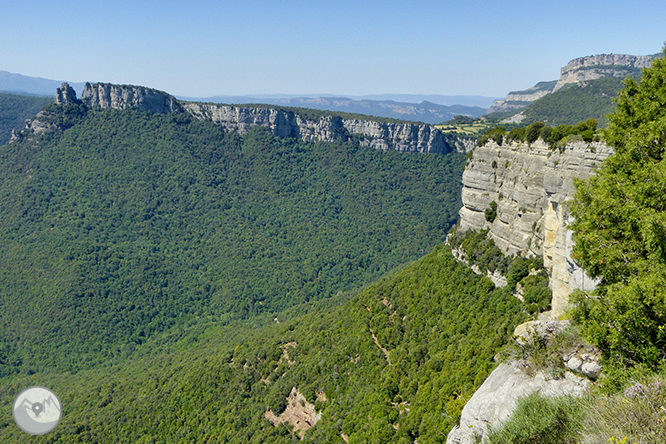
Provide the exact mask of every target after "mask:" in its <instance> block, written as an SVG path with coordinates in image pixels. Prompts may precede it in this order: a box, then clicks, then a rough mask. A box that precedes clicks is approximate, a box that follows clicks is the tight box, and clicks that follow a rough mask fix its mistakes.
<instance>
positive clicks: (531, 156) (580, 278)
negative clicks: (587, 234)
mask: <svg viewBox="0 0 666 444" xmlns="http://www.w3.org/2000/svg"><path fill="white" fill-rule="evenodd" d="M611 154H612V149H611V148H610V147H608V146H606V145H604V144H602V143H591V144H588V143H584V142H575V143H571V144H568V145H567V146H566V147H565V148H564V150H563V151H562V152H560V151H559V150H558V149H555V150H551V149H550V148H549V147H548V145H547V144H545V143H543V142H542V141H541V140H539V141H537V142H535V143H533V144H532V145H531V146H529V145H527V144H524V143H512V144H504V145H503V146H499V145H497V144H496V143H495V142H493V141H490V142H488V143H487V144H486V145H484V146H482V147H477V148H475V149H474V151H473V152H472V159H471V160H470V161H469V162H468V164H467V166H466V167H465V171H464V173H463V179H462V181H463V188H462V193H461V198H462V202H463V207H462V208H461V209H460V229H462V230H475V231H480V230H482V229H484V228H489V229H490V236H492V238H493V240H494V241H495V244H496V245H497V246H498V247H499V248H500V249H501V250H502V251H503V252H505V253H506V254H509V255H512V254H516V253H519V254H523V255H528V256H534V255H539V256H542V257H543V261H544V266H545V267H546V269H547V270H548V272H549V274H550V283H551V288H552V290H553V301H552V308H553V312H552V316H555V317H557V316H559V315H560V314H562V312H563V310H564V308H565V307H566V304H567V302H568V296H569V293H570V292H571V291H573V290H574V289H576V288H585V289H589V288H593V287H594V285H595V284H596V283H595V282H594V281H593V280H592V279H590V278H589V277H586V276H585V275H584V273H583V271H582V270H581V269H580V267H578V266H577V265H576V263H575V261H574V260H573V259H572V258H571V247H572V246H573V240H572V235H571V231H570V230H568V229H567V228H566V226H567V224H568V223H569V222H570V215H569V212H568V209H567V205H566V202H567V201H568V200H570V199H571V198H572V197H573V194H574V191H575V189H574V186H573V179H574V178H581V179H585V178H587V177H589V176H590V175H592V174H593V173H594V168H595V167H597V166H598V165H599V164H600V163H601V162H602V161H603V160H605V159H606V158H607V157H608V156H609V155H611ZM493 201H494V202H496V203H497V217H496V218H495V220H494V221H493V222H492V223H489V222H487V221H486V219H485V216H484V211H485V210H486V208H489V207H490V202H493Z"/></svg>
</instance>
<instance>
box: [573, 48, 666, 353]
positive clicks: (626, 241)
mask: <svg viewBox="0 0 666 444" xmlns="http://www.w3.org/2000/svg"><path fill="white" fill-rule="evenodd" d="M665 50H666V48H665ZM605 138H606V140H607V142H608V143H609V144H610V145H611V146H613V148H614V149H615V154H614V155H613V156H611V157H609V158H608V159H607V160H606V162H605V164H604V165H603V167H602V168H601V169H599V171H598V172H597V174H596V175H595V176H593V177H591V178H590V179H589V180H587V181H585V182H583V181H580V182H578V183H577V193H576V196H575V199H574V202H573V204H572V206H571V211H572V214H573V216H574V217H575V222H574V223H573V225H572V229H573V230H574V239H575V242H576V245H575V247H574V250H573V255H574V257H575V258H576V260H577V261H578V262H579V263H580V264H581V265H582V266H583V268H585V269H586V270H587V271H588V273H590V274H591V275H592V276H595V277H602V278H603V279H602V282H601V284H600V286H599V287H598V289H597V290H596V291H595V292H594V293H593V294H592V295H587V294H585V295H582V294H579V295H577V296H575V297H574V298H573V299H574V301H575V302H576V307H575V308H574V310H573V316H574V319H576V320H577V321H579V322H580V324H581V326H582V330H583V331H584V333H585V334H586V335H587V336H588V337H589V338H590V339H591V340H593V342H595V343H596V344H597V346H599V347H600V348H601V349H602V350H603V351H604V352H605V353H606V354H607V356H609V357H611V358H613V359H614V360H617V361H619V362H624V363H628V364H636V363H646V364H648V365H651V366H656V365H659V364H660V363H663V362H664V358H666V157H665V156H664V151H665V148H666V59H664V58H661V59H657V60H654V62H653V64H652V67H651V68H646V69H644V71H643V76H642V78H641V80H640V82H636V81H635V80H634V79H632V78H629V79H627V80H626V81H625V85H624V89H623V90H622V91H621V92H620V94H619V96H618V98H617V106H616V109H615V111H614V112H613V114H611V115H610V116H609V128H608V130H607V131H606V133H605Z"/></svg>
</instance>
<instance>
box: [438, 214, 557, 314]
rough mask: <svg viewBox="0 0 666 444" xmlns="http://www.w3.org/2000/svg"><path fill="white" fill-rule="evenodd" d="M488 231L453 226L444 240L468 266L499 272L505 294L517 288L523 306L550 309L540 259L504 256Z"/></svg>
mask: <svg viewBox="0 0 666 444" xmlns="http://www.w3.org/2000/svg"><path fill="white" fill-rule="evenodd" d="M493 203H494V202H493ZM494 211H497V204H495V205H494ZM488 232H489V229H484V230H481V231H479V232H476V231H466V232H462V231H460V230H459V229H458V228H457V227H454V228H453V229H452V230H451V232H450V234H449V236H448V238H447V240H448V243H449V245H451V247H452V248H457V249H459V250H460V251H462V252H463V253H464V257H465V260H467V262H468V263H469V265H470V266H476V267H478V269H479V270H480V271H481V272H483V273H485V272H490V273H495V272H498V273H500V274H501V275H503V276H505V277H506V279H507V286H506V290H507V291H508V294H512V293H513V292H514V291H517V289H518V288H519V289H520V292H521V293H522V297H523V308H524V310H525V311H526V312H527V313H529V314H530V315H536V314H538V313H541V312H544V311H546V310H548V309H550V302H551V299H552V292H551V290H550V288H549V286H548V282H549V279H548V274H547V273H546V270H545V269H544V268H543V259H542V258H540V257H531V258H525V257H522V256H513V257H512V256H506V255H505V254H504V253H502V250H500V249H499V248H498V247H497V246H496V245H495V242H494V241H493V239H492V238H491V237H490V236H489V235H488Z"/></svg>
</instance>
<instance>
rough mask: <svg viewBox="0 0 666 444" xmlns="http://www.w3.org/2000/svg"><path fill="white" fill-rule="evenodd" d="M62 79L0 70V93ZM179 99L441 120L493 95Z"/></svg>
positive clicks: (34, 90) (50, 91)
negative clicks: (29, 75)
mask: <svg viewBox="0 0 666 444" xmlns="http://www.w3.org/2000/svg"><path fill="white" fill-rule="evenodd" d="M62 83H63V81H62V80H50V79H44V78H41V77H28V76H24V75H21V74H14V73H10V72H7V71H0V92H8V93H15V94H27V95H38V96H53V95H54V94H55V90H56V88H57V87H59V86H60V85H61V84H62ZM68 83H69V84H70V85H71V86H72V87H73V88H74V90H75V91H76V92H77V94H78V95H81V93H82V91H83V87H84V85H85V83H84V82H79V83H72V82H68ZM178 98H179V99H181V100H187V101H196V102H213V103H225V104H248V103H257V104H269V105H281V106H289V107H298V108H312V109H319V110H325V111H342V112H347V113H356V114H367V115H372V116H377V117H390V118H394V119H402V120H410V121H418V122H425V123H430V124H433V123H441V122H443V121H446V120H450V119H452V118H453V117H454V116H456V115H463V116H467V117H478V116H482V115H484V114H485V113H486V110H487V109H488V107H489V106H490V105H491V104H492V103H493V100H495V99H496V98H493V97H483V96H444V95H436V94H431V95H416V94H382V95H368V96H349V97H339V96H333V95H327V94H322V95H301V96H296V95H284V94H282V95H281V94H267V95H248V96H214V97H205V98H194V97H178Z"/></svg>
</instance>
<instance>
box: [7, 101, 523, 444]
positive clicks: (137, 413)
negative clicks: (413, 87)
mask: <svg viewBox="0 0 666 444" xmlns="http://www.w3.org/2000/svg"><path fill="white" fill-rule="evenodd" d="M41 119H43V120H44V121H46V122H49V123H51V124H53V128H51V129H50V130H47V131H43V132H40V133H36V132H35V133H32V132H28V133H26V134H24V135H23V137H22V138H21V139H20V140H18V141H13V142H10V143H8V144H6V145H4V146H2V149H1V153H0V170H2V172H3V174H2V176H0V199H2V205H0V211H1V212H2V215H1V216H0V239H1V241H0V248H1V249H2V254H1V255H0V261H2V264H1V265H0V273H1V277H0V297H1V298H2V299H1V302H0V303H1V304H2V317H0V324H1V326H2V327H1V330H0V331H1V332H2V337H1V339H2V344H1V348H0V364H1V366H0V374H1V375H2V379H1V380H0V391H1V393H2V395H1V396H0V402H1V403H2V405H3V406H5V407H9V405H10V404H11V402H12V400H13V397H14V396H15V393H14V392H15V391H16V390H17V389H19V387H23V386H29V385H48V386H50V387H51V388H52V389H53V390H54V391H56V392H57V393H59V394H60V397H61V399H62V400H63V404H64V405H65V409H66V414H65V415H64V416H63V420H62V423H61V424H60V425H59V426H58V428H57V430H56V431H54V432H53V433H50V434H49V435H47V436H45V437H44V439H45V440H47V441H48V442H81V441H97V442H183V441H190V442H288V441H291V440H298V439H300V438H301V437H302V438H304V439H306V440H310V441H312V442H340V441H341V440H342V439H343V438H344V439H347V440H348V441H349V442H370V441H373V442H398V441H400V442H413V441H414V439H417V438H418V437H421V439H424V440H426V441H432V442H442V441H444V440H445V438H446V433H447V431H448V429H450V427H451V426H452V425H453V424H455V422H456V421H457V415H459V414H460V410H461V408H462V406H463V405H464V401H465V400H466V399H467V398H468V397H469V396H470V395H471V393H472V392H473V389H474V387H476V386H478V385H479V384H480V383H481V382H482V380H483V378H484V377H485V375H486V374H487V373H488V372H489V371H490V370H491V369H492V365H493V364H492V357H493V356H494V354H495V353H496V352H497V350H498V349H499V348H500V347H501V346H502V345H503V344H504V343H505V342H506V341H507V340H508V338H509V336H510V333H511V331H512V328H513V326H514V325H515V324H516V323H518V322H519V321H520V320H522V319H524V318H525V316H526V313H527V310H526V307H523V306H522V305H521V304H520V302H519V301H517V300H516V299H515V298H514V297H513V296H511V294H510V292H507V291H500V290H494V289H493V286H492V284H491V283H490V282H489V281H487V280H486V279H484V278H481V277H478V276H476V275H474V274H473V273H472V272H471V271H470V270H468V269H467V268H466V267H465V266H463V265H461V264H458V263H457V262H456V261H455V260H454V259H453V257H452V256H451V255H450V253H449V252H448V247H446V246H444V245H440V244H441V243H442V242H443V241H444V239H445V236H446V233H447V231H448V230H449V228H450V227H451V226H452V224H453V223H454V222H455V221H456V218H457V210H458V208H459V199H460V198H459V195H460V177H461V174H462V169H463V166H464V161H465V156H464V155H462V154H459V153H450V154H446V155H438V154H426V153H400V152H394V151H388V152H381V151H377V150H373V149H370V148H365V147H361V146H360V145H359V143H358V142H357V141H355V140H350V141H349V142H345V143H342V142H338V143H306V142H302V141H298V140H294V139H289V138H278V137H276V136H273V135H271V134H269V133H268V132H267V131H266V130H265V129H262V128H257V129H255V130H253V131H251V132H250V133H248V134H246V135H244V136H240V135H238V134H237V133H234V132H231V133H230V132H225V131H224V130H223V129H222V128H220V127H219V126H216V125H214V124H213V123H211V122H204V121H199V120H195V119H192V118H190V117H189V116H187V115H185V114H166V115H157V114H148V113H144V112H139V111H133V110H125V111H117V110H105V111H92V110H89V109H87V108H85V107H84V106H82V105H59V104H49V105H47V106H46V108H45V109H44V111H43V114H42V116H41ZM54 128H55V129H54ZM419 258H421V259H419ZM414 260H417V261H416V262H413V263H412V261H414ZM373 282H374V283H373ZM292 388H295V389H297V390H298V391H299V392H300V393H302V395H303V396H304V397H305V399H306V400H307V402H310V403H314V405H315V409H316V411H317V412H319V414H320V415H321V420H320V421H319V423H318V424H317V425H316V426H315V427H312V428H310V429H309V430H307V431H305V430H293V429H292V428H293V425H289V424H288V423H284V424H283V425H281V426H278V427H276V426H274V425H273V423H271V422H270V421H269V420H268V419H267V418H266V416H265V414H266V412H268V411H269V410H270V411H271V412H273V413H275V414H276V415H279V414H280V413H281V412H283V411H284V410H285V408H286V407H287V406H286V403H287V400H288V396H289V394H290V391H291V390H292ZM19 390H20V389H19ZM5 411H7V412H8V411H9V409H4V410H3V412H5ZM0 435H2V440H3V442H18V441H23V442H25V440H26V439H27V441H28V442H29V441H30V439H35V440H36V439H37V438H30V437H27V436H25V435H24V434H23V432H21V431H20V430H18V429H16V428H15V427H13V421H12V419H11V417H10V416H8V415H7V414H6V413H3V416H2V423H1V425H0Z"/></svg>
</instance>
